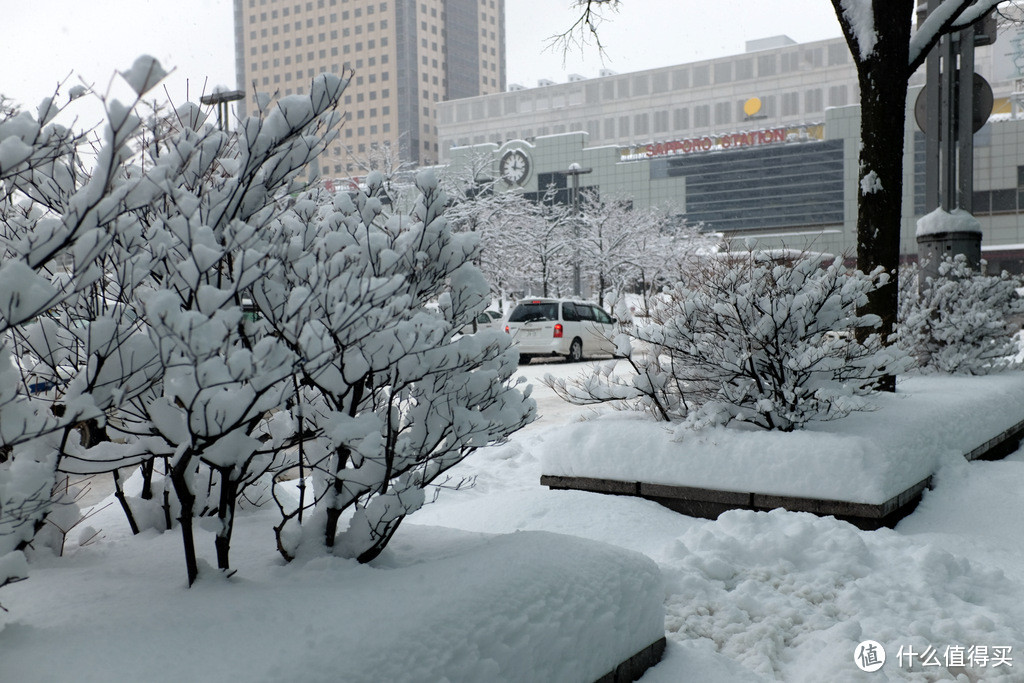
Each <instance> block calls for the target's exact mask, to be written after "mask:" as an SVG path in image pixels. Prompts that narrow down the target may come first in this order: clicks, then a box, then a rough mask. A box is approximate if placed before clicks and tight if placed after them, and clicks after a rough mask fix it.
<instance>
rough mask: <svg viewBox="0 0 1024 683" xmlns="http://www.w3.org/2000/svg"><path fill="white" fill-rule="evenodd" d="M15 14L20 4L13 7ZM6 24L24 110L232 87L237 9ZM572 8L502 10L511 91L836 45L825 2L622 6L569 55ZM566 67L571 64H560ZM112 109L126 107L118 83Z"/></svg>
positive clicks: (191, 2) (132, 8)
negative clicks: (85, 91) (124, 73)
mask: <svg viewBox="0 0 1024 683" xmlns="http://www.w3.org/2000/svg"><path fill="white" fill-rule="evenodd" d="M6 2H11V3H13V0H6ZM16 4H17V6H18V8H17V10H16V11H9V12H4V13H3V14H4V16H3V20H2V21H0V93H3V94H5V95H7V96H8V97H11V98H13V99H14V100H16V101H18V102H20V103H21V104H23V105H24V106H27V107H33V108H34V107H35V105H36V104H37V103H38V102H39V100H40V99H42V98H43V97H44V96H46V95H48V94H52V92H53V88H54V86H55V85H56V84H57V82H58V81H60V80H62V79H64V78H65V77H66V76H67V75H68V74H69V73H70V72H72V70H74V71H75V73H76V76H74V77H73V82H77V79H78V77H79V76H81V77H83V78H84V79H85V80H87V81H88V82H89V83H91V84H95V85H96V86H97V89H98V90H99V91H101V92H106V91H107V89H108V86H109V85H110V83H111V76H112V74H113V73H114V71H115V70H119V69H120V70H124V69H127V68H128V67H130V66H131V63H132V61H134V59H135V57H137V56H138V55H140V54H143V53H148V54H152V55H153V56H155V57H157V58H158V59H159V60H160V61H161V63H162V64H163V65H164V67H165V68H171V67H174V68H176V73H175V74H174V75H173V76H172V77H171V78H170V79H168V80H167V81H166V87H167V90H168V92H169V93H170V94H171V96H172V97H173V99H174V100H175V101H178V102H180V101H183V100H184V99H185V96H186V90H187V91H188V92H189V93H190V94H191V97H192V99H196V98H198V95H199V94H200V93H201V91H202V90H203V86H204V82H206V81H207V80H208V85H207V87H206V90H207V91H208V90H210V89H211V88H212V86H214V85H217V84H224V85H229V86H232V87H233V86H234V85H235V71H234V31H233V26H232V2H231V0H171V1H167V0H162V1H159V2H158V1H156V0H104V2H102V3H96V2H83V1H82V0H36V1H35V2H18V3H16ZM568 5H569V0H506V25H507V42H508V49H507V63H508V82H509V83H520V84H522V85H526V86H534V85H536V83H537V80H538V79H541V78H548V79H551V80H553V81H556V82H564V81H565V80H566V76H567V75H568V74H570V73H578V74H581V75H583V76H587V77H595V76H597V74H598V71H599V70H600V69H601V68H609V69H613V70H614V71H617V72H619V73H627V72H630V71H637V70H641V69H648V68H654V67H660V66H669V65H672V64H681V63H684V62H690V61H694V60H697V59H705V58H713V57H719V56H723V55H729V54H737V53H740V52H743V50H744V42H745V41H746V40H752V39H757V38H765V37H768V36H773V35H778V34H783V33H784V34H786V35H789V36H790V37H791V38H793V39H794V40H796V41H798V42H807V41H811V40H820V39H823V38H831V37H835V36H838V35H840V30H839V24H838V22H837V21H836V18H835V15H834V13H833V10H832V6H831V3H830V2H828V0H774V1H768V2H766V1H765V0H715V1H714V2H708V0H623V5H622V10H621V11H620V12H619V13H617V14H613V15H611V20H610V21H608V22H606V23H605V24H604V25H603V27H602V41H603V42H604V44H605V50H606V54H605V56H604V61H603V62H602V57H601V55H599V54H598V52H597V50H596V48H594V47H593V46H592V45H591V46H587V47H585V48H584V49H583V50H582V51H580V50H579V49H577V50H573V51H571V52H570V53H569V54H568V55H563V54H562V52H561V51H560V50H552V49H547V44H548V39H549V38H550V37H551V36H552V35H553V34H555V33H558V32H561V31H564V30H566V29H567V28H569V26H571V25H572V23H573V21H574V20H575V18H576V16H577V15H576V14H574V13H573V12H572V11H571V10H569V9H568ZM563 57H564V60H563ZM111 92H112V93H113V95H114V96H115V97H117V96H120V97H126V95H125V90H124V88H123V84H121V83H119V82H117V81H115V82H114V86H113V90H112V91H111Z"/></svg>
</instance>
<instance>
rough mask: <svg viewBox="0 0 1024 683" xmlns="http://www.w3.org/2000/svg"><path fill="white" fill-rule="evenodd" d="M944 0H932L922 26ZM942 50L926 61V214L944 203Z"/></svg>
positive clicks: (919, 21)
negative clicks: (942, 171)
mask: <svg viewBox="0 0 1024 683" xmlns="http://www.w3.org/2000/svg"><path fill="white" fill-rule="evenodd" d="M941 2H942V0H929V2H928V3H927V10H926V12H925V13H924V15H923V16H922V15H921V14H919V15H918V23H921V22H923V21H924V19H925V17H927V15H928V14H929V13H931V12H932V11H934V10H935V9H936V8H938V6H939V5H940V4H941ZM940 52H941V50H940V49H939V47H938V46H935V47H934V48H933V49H932V50H931V51H930V52H929V53H928V59H927V62H926V65H927V66H926V69H927V80H926V81H925V83H926V84H927V85H926V87H925V130H924V139H925V143H924V144H925V152H924V167H925V171H924V179H925V180H924V197H925V201H924V212H925V213H930V212H931V211H934V210H935V209H937V208H939V206H941V204H942V199H941V197H942V190H941V187H940V185H941V182H940V180H939V156H940V154H941V149H940V140H941V138H942V132H941V130H940V128H941V126H942V119H943V118H946V117H944V116H943V115H942V91H941V89H940V87H939V82H940V79H941V73H942V71H941V58H940V56H939V53H940Z"/></svg>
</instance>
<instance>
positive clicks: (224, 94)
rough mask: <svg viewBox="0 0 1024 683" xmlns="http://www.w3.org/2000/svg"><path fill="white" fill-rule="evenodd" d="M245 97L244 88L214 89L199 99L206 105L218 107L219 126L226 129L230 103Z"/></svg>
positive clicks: (222, 129) (220, 128)
mask: <svg viewBox="0 0 1024 683" xmlns="http://www.w3.org/2000/svg"><path fill="white" fill-rule="evenodd" d="M244 98H245V92H244V91H242V90H221V89H216V88H215V89H214V91H213V93H212V94H210V95H203V96H202V97H200V98H199V101H200V102H201V103H203V104H206V105H213V106H215V107H217V128H218V129H219V130H221V131H226V130H227V129H228V128H229V126H228V104H230V103H231V102H237V101H238V100H241V99H244Z"/></svg>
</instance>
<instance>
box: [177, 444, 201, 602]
mask: <svg viewBox="0 0 1024 683" xmlns="http://www.w3.org/2000/svg"><path fill="white" fill-rule="evenodd" d="M191 462H192V458H191V457H190V454H188V453H184V454H182V457H181V459H180V460H179V461H178V462H177V464H175V466H174V467H172V468H171V483H172V484H174V492H175V493H176V494H177V496H178V502H180V503H181V516H179V517H178V522H179V523H180V524H181V540H182V541H183V543H184V545H185V571H186V572H187V573H188V585H189V586H190V587H191V586H192V584H194V583H195V582H196V579H197V578H199V562H198V560H197V559H196V541H195V535H194V534H193V531H192V516H193V514H195V506H196V497H195V494H193V493H192V489H190V488H189V485H188V480H187V479H186V477H185V473H186V472H187V471H188V467H189V465H190V464H191Z"/></svg>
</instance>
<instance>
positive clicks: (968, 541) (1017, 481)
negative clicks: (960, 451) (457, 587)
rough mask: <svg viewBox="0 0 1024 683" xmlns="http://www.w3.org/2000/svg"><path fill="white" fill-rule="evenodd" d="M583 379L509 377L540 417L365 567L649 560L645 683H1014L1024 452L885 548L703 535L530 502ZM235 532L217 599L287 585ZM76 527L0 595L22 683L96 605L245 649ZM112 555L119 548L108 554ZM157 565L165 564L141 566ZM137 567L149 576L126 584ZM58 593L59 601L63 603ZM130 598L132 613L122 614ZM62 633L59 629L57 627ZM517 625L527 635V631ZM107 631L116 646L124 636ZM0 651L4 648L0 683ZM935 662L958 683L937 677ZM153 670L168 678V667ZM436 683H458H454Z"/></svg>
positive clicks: (277, 601) (1022, 670)
mask: <svg viewBox="0 0 1024 683" xmlns="http://www.w3.org/2000/svg"><path fill="white" fill-rule="evenodd" d="M582 369H583V365H579V366H571V365H564V364H559V363H535V364H533V365H530V366H525V367H523V368H522V369H521V370H522V373H521V374H522V375H523V376H524V377H525V378H526V379H527V380H528V381H530V382H531V383H532V384H533V385H534V396H535V398H536V399H537V401H538V408H539V413H540V415H541V417H540V419H539V420H538V421H537V422H536V423H534V424H533V425H531V426H529V427H527V428H526V429H524V430H522V431H521V432H520V433H518V434H516V435H515V436H514V437H513V438H512V439H511V440H510V441H509V442H508V443H507V444H504V445H502V446H498V447H494V448H488V449H484V450H481V451H478V452H476V453H475V454H473V455H472V456H471V457H470V458H468V459H467V460H466V461H465V462H463V463H462V464H461V465H460V466H459V467H458V468H457V470H456V471H455V472H453V473H452V474H453V476H454V477H456V478H460V477H469V478H472V479H474V480H475V485H474V486H473V487H470V488H465V489H462V490H458V491H452V490H442V491H440V493H439V497H438V499H437V501H436V502H434V503H432V504H430V505H428V506H427V507H425V508H424V509H423V510H421V511H420V512H418V513H416V514H415V515H413V516H412V517H410V518H409V520H408V521H407V522H406V524H405V525H403V527H402V529H400V531H399V533H398V535H397V536H396V538H395V540H394V546H393V547H394V551H391V550H389V553H390V555H389V553H385V555H384V556H383V557H382V558H381V561H382V562H384V563H386V562H389V561H395V557H397V556H398V555H399V554H400V553H401V552H404V549H405V548H407V547H411V546H416V545H417V544H420V545H422V543H423V539H424V538H428V539H429V538H434V537H436V538H440V539H443V538H444V534H443V533H442V534H440V536H436V534H438V533H439V532H438V530H437V527H447V528H449V529H454V530H466V531H469V532H484V533H488V534H505V533H511V532H515V531H519V530H528V531H550V532H558V533H564V534H569V535H573V536H579V537H582V538H587V539H593V540H598V541H602V542H604V543H609V544H612V545H616V546H620V547H623V548H627V549H630V550H634V551H638V552H640V553H642V554H644V555H646V556H647V557H649V558H651V559H652V560H654V562H655V563H656V564H657V565H658V567H659V568H660V570H661V573H662V575H663V578H664V581H665V595H664V606H665V612H666V619H665V627H666V632H667V635H668V636H669V648H668V651H667V653H666V657H665V659H664V660H663V662H662V663H661V664H660V665H658V666H657V667H655V668H654V669H652V670H651V671H649V672H648V673H647V675H646V676H645V677H644V678H643V681H644V682H645V683H668V682H669V681H671V682H673V683H674V682H676V681H680V680H700V681H705V682H708V683H716V682H723V681H737V682H747V681H760V680H769V681H770V680H778V681H884V680H913V681H933V680H963V681H968V680H971V681H974V680H983V681H1020V680H1024V545H1022V540H1024V505H1022V504H1021V503H1022V500H1021V498H1022V495H1024V493H1022V492H1024V454H1022V453H1016V454H1014V455H1012V456H1011V457H1009V458H1007V459H1006V460H1003V461H1000V462H975V463H970V464H968V463H966V462H964V463H955V464H953V465H951V466H948V467H946V468H945V469H943V470H941V471H940V473H939V475H938V477H937V485H936V487H935V489H934V490H933V491H929V492H927V493H926V495H925V498H924V500H923V502H922V504H921V505H920V507H919V508H918V510H917V511H916V512H915V513H914V514H912V515H911V516H910V517H908V518H907V519H906V520H904V521H903V522H902V523H901V524H900V525H899V526H898V527H897V528H896V529H895V530H880V531H877V532H863V531H859V530H857V529H855V528H854V527H852V526H850V525H847V524H845V523H842V522H838V521H836V520H834V519H820V518H817V517H814V516H811V515H807V514H793V513H786V512H773V513H749V512H731V513H726V514H725V515H723V516H722V517H720V518H719V519H718V520H717V521H708V520H700V519H693V518H689V517H685V516H682V515H678V514H676V513H673V512H671V511H669V510H667V509H664V508H662V507H660V506H658V505H657V504H654V503H650V502H648V501H643V500H639V499H634V498H624V497H613V496H602V495H599V494H591V493H585V492H578V491H551V490H548V489H546V488H544V487H542V486H540V483H539V479H540V470H541V466H540V454H541V452H542V451H543V449H544V447H545V444H546V443H549V442H552V441H554V439H553V437H552V435H553V434H557V433H558V430H559V429H560V428H561V427H562V426H564V425H566V424H569V423H572V422H576V421H580V420H585V419H587V418H588V417H592V416H593V415H594V413H595V411H594V410H593V409H590V408H580V407H575V406H571V405H567V404H565V403H563V402H561V401H560V400H559V399H558V398H557V397H555V396H554V394H553V393H552V392H551V391H550V390H548V389H547V388H546V387H544V386H543V385H542V384H541V383H540V381H539V380H540V378H542V377H543V376H544V375H545V374H546V373H548V372H551V373H553V374H557V375H572V374H575V373H577V372H579V371H581V370H582ZM103 486H105V483H104V482H99V483H98V484H97V486H96V488H95V490H94V491H93V494H92V495H93V496H94V497H96V498H99V497H100V496H101V495H102V494H103V491H102V487H103ZM242 522H243V520H240V525H239V530H238V532H236V541H235V544H234V547H233V554H234V558H235V559H236V561H237V565H238V567H239V569H240V571H239V574H238V575H237V577H236V578H235V579H232V581H233V582H236V583H238V582H250V581H251V580H262V579H263V578H264V575H268V576H274V575H277V576H280V577H282V578H283V577H286V576H287V575H288V572H289V571H291V569H290V568H275V567H273V566H269V567H260V566H259V562H260V561H261V558H262V557H265V555H266V549H267V548H266V546H267V545H268V544H271V543H272V538H268V537H267V533H268V532H267V529H266V527H265V525H264V526H261V527H259V528H256V527H253V526H246V525H245V524H244V523H242ZM90 524H91V525H93V526H95V527H97V528H99V529H101V530H102V534H103V536H104V537H105V539H101V540H100V541H99V542H98V543H96V544H93V545H91V546H89V547H87V548H83V549H77V548H75V547H74V546H73V543H72V545H71V546H69V548H68V553H67V556H66V557H65V558H42V559H41V560H40V562H39V564H38V566H37V569H38V571H37V572H36V574H35V575H34V576H33V577H32V578H30V579H29V580H28V581H25V582H22V583H20V584H17V585H15V586H11V587H8V588H7V589H4V591H3V592H2V593H0V598H2V599H0V602H4V603H5V604H6V605H7V606H8V607H9V608H11V610H12V612H11V613H10V614H7V615H4V614H2V613H0V624H2V623H6V624H7V628H8V629H11V628H13V630H12V631H8V633H7V634H5V635H6V636H7V637H8V638H9V637H11V636H12V635H13V636H16V637H17V638H19V639H20V640H19V641H18V642H19V643H21V645H22V646H24V647H37V648H38V651H39V653H40V654H39V661H40V666H41V667H44V668H41V669H40V672H42V673H41V675H40V677H39V678H38V679H37V680H52V681H64V680H75V678H76V677H75V675H74V673H75V671H76V669H75V668H74V667H76V666H77V667H82V666H88V665H89V664H87V663H85V662H73V663H68V664H67V665H66V668H65V669H63V670H61V669H54V668H53V667H55V666H56V664H55V661H58V662H59V661H60V660H59V658H53V657H49V658H47V657H46V656H45V653H46V652H47V648H52V647H54V646H53V645H52V644H50V643H36V642H35V641H34V640H33V639H32V638H31V637H28V636H30V635H31V629H33V628H39V627H41V626H42V625H45V624H46V623H49V622H52V621H54V620H61V621H64V622H65V623H64V624H63V625H62V626H61V631H60V635H61V637H62V638H64V639H66V640H67V642H78V643H99V642H102V641H103V639H104V637H105V636H104V634H105V629H107V628H110V625H108V623H107V621H105V619H107V617H105V616H104V615H105V614H106V613H107V611H108V610H109V609H111V608H112V606H116V607H117V608H118V609H133V608H134V609H139V608H140V607H139V606H142V608H144V606H145V604H146V600H147V599H148V600H164V601H170V600H174V601H175V602H179V601H181V602H183V603H184V604H189V605H192V606H194V607H197V608H198V606H200V605H202V604H203V603H204V601H209V602H211V603H213V604H216V605H217V607H218V610H219V611H211V612H210V613H209V614H202V618H195V617H194V616H193V618H188V615H187V613H186V612H181V613H180V616H179V622H177V623H176V624H175V625H172V626H171V627H166V626H163V625H154V630H153V632H152V633H150V634H142V635H141V636H137V637H146V638H161V633H162V629H165V628H176V629H183V628H186V629H191V630H192V631H193V632H194V636H195V640H196V641H198V642H205V641H208V642H212V643H216V644H218V646H220V647H223V648H226V649H237V648H244V647H245V644H246V643H245V639H244V637H243V636H244V633H245V631H244V630H240V629H237V628H233V627H232V625H231V623H232V621H231V620H232V616H233V615H237V616H241V615H244V614H250V615H251V614H254V612H251V611H247V608H246V607H245V606H243V605H241V604H235V603H233V602H232V600H233V598H230V594H231V593H233V591H230V590H228V587H226V586H220V585H219V584H218V582H217V581H211V582H209V583H205V584H203V582H201V584H202V585H199V586H197V588H196V589H193V590H191V591H184V589H183V580H184V577H183V568H182V566H181V560H180V548H179V546H180V538H179V537H178V536H177V535H176V534H164V535H155V534H153V533H151V532H149V533H147V534H145V535H144V537H142V538H139V539H127V540H125V536H126V530H125V529H124V527H125V526H126V525H125V524H124V522H123V519H122V518H121V517H120V513H119V511H118V510H116V507H114V506H111V507H110V508H108V509H106V510H104V511H103V512H102V513H100V514H98V515H97V516H96V517H95V518H94V519H92V520H90ZM72 540H74V539H72ZM108 542H111V543H120V544H121V545H122V546H123V548H120V549H116V548H111V549H108V548H106V547H105V546H104V543H108ZM202 542H203V543H204V544H205V543H206V540H205V539H204V540H203V541H202ZM204 548H205V546H204ZM115 550H117V552H120V553H122V555H120V556H121V557H124V556H125V553H127V555H128V556H131V557H135V558H137V562H138V564H135V565H132V566H115V565H110V564H108V563H105V562H104V559H105V558H107V557H108V556H109V555H110V554H111V553H113V552H114V551H115ZM205 551H206V552H210V549H205ZM567 552H569V551H568V549H567ZM161 554H162V555H163V556H164V557H166V558H167V560H166V561H164V562H153V558H154V557H157V556H159V555H161ZM264 561H265V560H264ZM328 564H329V563H328ZM144 567H148V569H147V570H146V571H150V572H153V574H152V575H150V576H146V575H143V576H139V575H138V574H139V570H140V569H142V568H144ZM327 570H330V571H339V572H349V571H351V572H353V575H354V576H360V575H361V572H363V571H364V570H365V568H364V569H360V568H358V567H355V568H347V567H344V566H338V567H328V566H326V564H325V565H324V566H320V565H317V566H315V567H304V568H301V570H300V571H298V572H297V575H298V576H302V577H306V578H307V579H311V580H312V579H315V580H319V578H318V577H319V573H322V572H324V571H327ZM89 572H100V573H101V574H102V576H103V577H104V578H103V580H100V578H99V576H97V578H96V579H95V580H91V579H89V577H90V576H93V575H92V574H90V573H89ZM275 573H276V574H275ZM247 575H248V576H250V577H252V578H251V579H250V578H247ZM118 577H122V578H121V583H120V584H119V583H118ZM109 579H112V580H109ZM69 580H73V581H75V582H76V583H75V590H74V591H72V594H74V596H75V599H74V604H70V600H69V599H68V598H67V596H68V592H66V591H65V592H63V593H60V592H59V591H58V590H56V588H57V587H59V586H61V585H63V584H64V583H65V582H66V581H69ZM153 581H155V582H156V583H157V584H159V588H158V589H155V590H153V591H152V592H151V594H150V595H147V596H141V597H140V596H138V595H136V594H135V593H136V592H137V591H145V590H146V588H145V587H146V586H147V585H152V584H151V583H149V584H147V582H153ZM248 585H251V584H248ZM261 585H262V584H261ZM118 586H123V587H122V588H120V589H119V588H118ZM129 586H130V587H131V588H130V589H129V588H128V587H129ZM268 590H269V589H268ZM126 593H129V595H125V594H126ZM58 595H62V596H64V597H63V598H62V600H63V602H61V600H60V599H58V598H57V596H58ZM293 595H300V593H295V594H293ZM307 595H308V594H307ZM288 596H289V593H288V592H287V591H281V592H278V591H276V590H272V591H270V592H268V593H267V594H266V596H265V598H264V599H265V600H266V601H267V602H266V606H265V608H264V609H263V610H262V611H259V610H257V612H256V613H260V614H263V618H265V619H267V620H270V621H273V622H282V623H285V624H287V623H290V622H291V621H294V620H301V619H303V618H304V615H307V614H309V613H316V614H321V613H322V612H323V608H322V606H321V605H318V604H311V605H303V604H294V603H295V599H294V598H293V599H292V600H291V602H290V601H289V599H288ZM236 597H237V596H236ZM127 599H131V600H134V601H135V602H133V603H130V604H129V605H128V606H125V605H122V604H121V603H122V602H123V601H124V600H127ZM19 612H21V613H22V614H24V613H26V612H31V615H30V616H29V617H24V616H19ZM69 615H74V616H75V618H74V619H70V620H69V619H67V617H68V616H69ZM90 615H95V616H94V617H93V616H90ZM506 616H507V615H506ZM502 618H505V617H504V616H503V617H502ZM525 623H526V625H525V626H524V628H528V627H529V621H527V622H525ZM163 632H164V633H168V635H170V633H169V632H167V631H163ZM112 633H117V634H118V637H120V638H122V639H124V638H128V637H129V634H125V633H123V631H116V630H115V631H112ZM279 638H280V643H279V645H280V652H281V653H282V655H281V658H282V659H288V660H290V661H289V662H288V665H287V666H282V668H281V669H280V672H286V671H288V672H291V673H293V674H295V676H296V679H301V678H302V675H301V674H302V673H303V672H304V670H303V668H302V666H303V663H302V662H303V661H304V659H303V658H302V657H300V656H298V654H299V653H302V654H303V655H304V656H305V657H309V656H310V655H313V654H315V653H316V652H317V651H318V650H317V647H316V645H317V643H321V646H322V645H323V643H325V642H326V641H324V640H323V638H322V637H321V634H317V633H315V632H312V631H310V628H309V627H308V626H307V627H304V628H282V629H280V635H279ZM867 639H872V640H876V641H879V642H880V643H882V644H883V646H884V647H885V648H886V652H887V655H888V660H887V662H886V664H885V665H884V667H883V668H882V669H881V671H879V672H876V673H864V672H862V671H860V670H858V669H857V667H856V666H855V665H854V654H855V650H856V648H857V646H858V644H859V643H860V642H861V641H863V640H867ZM10 642H11V641H8V644H9V643H10ZM173 642H180V641H173ZM130 647H131V642H130V640H129V641H128V642H119V643H115V645H114V649H115V650H117V649H121V650H123V649H125V648H130ZM901 647H902V648H904V653H906V650H907V648H913V650H914V652H915V653H920V652H922V651H927V650H928V648H934V651H935V653H936V656H937V660H936V661H938V662H939V664H940V666H927V667H926V666H925V665H924V661H925V660H922V659H920V658H916V657H911V656H905V657H899V655H898V652H899V649H900V648H901ZM980 647H986V648H988V650H987V652H994V651H995V650H994V648H1007V647H1008V648H1011V649H1010V650H1009V656H1010V658H1011V661H1009V662H1004V663H1002V664H1000V665H998V666H996V665H994V663H993V662H992V661H989V662H986V664H985V666H981V665H980V664H979V663H977V662H980V661H981V657H980V655H981V654H982V650H980ZM3 648H4V636H3V635H0V680H3V679H4V677H3V675H2V672H3V658H4V652H3ZM961 648H962V649H961ZM968 648H973V649H971V650H969V652H970V656H971V658H972V659H976V660H977V662H976V663H975V665H974V666H967V667H957V666H955V663H956V662H955V660H956V657H957V656H958V655H962V656H963V657H964V659H965V663H969V662H966V658H967V653H968ZM86 649H87V650H88V648H86ZM215 652H216V648H214V653H215ZM1002 652H1003V653H1004V654H1005V653H1006V651H1005V650H1002ZM283 653H293V654H294V656H290V655H285V654H283ZM564 654H565V656H566V657H573V656H574V654H575V653H574V652H572V651H566V652H565V653H564ZM197 656H198V655H197ZM578 656H584V655H583V653H579V654H578ZM944 659H949V660H950V661H951V662H952V663H953V664H954V666H951V667H947V666H946V665H945V662H944V661H943V660H944ZM203 661H204V662H205V663H206V665H207V667H209V668H208V669H207V670H208V671H209V672H210V678H209V680H228V679H229V678H231V677H232V676H233V675H234V674H236V673H237V671H235V672H233V671H231V670H229V669H223V670H221V669H218V668H217V666H218V664H217V662H218V661H219V660H218V658H217V657H216V656H206V657H205V658H204V660H203ZM1010 664H1012V666H1010ZM92 665H94V666H100V667H102V666H103V663H102V662H94V663H93V664H92ZM163 666H171V667H173V666H174V657H173V656H172V657H168V658H167V660H166V661H165V663H164V664H163ZM289 667H290V668H289ZM80 670H81V669H79V671H80ZM471 670H472V669H471V668H462V669H460V671H463V672H465V671H471ZM296 672H298V673H296ZM306 673H308V672H306ZM268 674H269V672H268ZM140 675H142V676H144V675H145V672H141V673H140ZM958 676H959V678H958ZM341 680H344V678H343V677H342V678H341ZM412 680H415V679H412ZM452 680H460V679H459V678H458V675H455V676H453V678H452Z"/></svg>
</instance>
